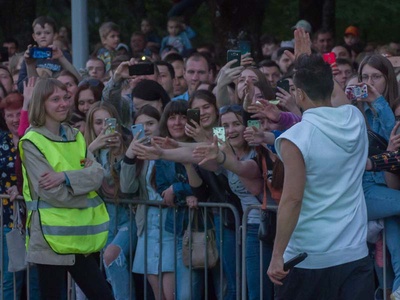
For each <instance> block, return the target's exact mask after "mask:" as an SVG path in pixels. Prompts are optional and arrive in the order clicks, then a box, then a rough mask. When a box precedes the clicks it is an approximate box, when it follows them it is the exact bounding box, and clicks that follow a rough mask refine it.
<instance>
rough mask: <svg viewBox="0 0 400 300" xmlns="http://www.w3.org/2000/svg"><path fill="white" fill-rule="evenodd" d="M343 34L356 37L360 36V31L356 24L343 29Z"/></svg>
mask: <svg viewBox="0 0 400 300" xmlns="http://www.w3.org/2000/svg"><path fill="white" fill-rule="evenodd" d="M344 35H353V36H355V37H358V36H360V31H359V30H358V28H357V27H356V26H349V27H347V28H346V30H345V31H344Z"/></svg>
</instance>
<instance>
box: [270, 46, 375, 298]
mask: <svg viewBox="0 0 400 300" xmlns="http://www.w3.org/2000/svg"><path fill="white" fill-rule="evenodd" d="M293 81H294V84H295V87H296V102H297V104H298V105H299V106H300V107H301V108H302V109H303V111H304V114H303V118H302V121H301V122H300V123H298V124H296V125H294V126H293V127H291V128H290V129H289V130H287V131H286V132H285V133H283V134H282V135H281V136H280V137H279V138H278V139H277V141H276V143H275V147H276V150H277V152H278V154H279V156H280V158H281V159H282V161H283V163H284V166H285V182H284V187H283V194H282V199H281V202H280V205H279V210H278V221H277V234H276V239H275V245H274V250H273V254H272V260H271V263H270V266H269V269H268V276H269V277H270V279H271V280H272V281H273V282H274V283H275V285H276V290H275V292H276V298H275V299H290V300H293V299H341V300H343V299H352V300H354V299H363V300H365V299H373V292H374V291H373V289H374V281H373V273H372V271H373V269H372V261H371V260H370V258H369V256H368V249H367V244H366V234H367V211H366V205H365V199H364V194H363V189H362V176H363V173H364V168H365V162H366V159H367V153H368V150H367V147H368V145H367V144H368V143H367V132H366V126H365V121H364V117H363V116H362V114H361V113H360V111H359V110H358V109H357V108H356V107H354V106H352V105H343V106H340V107H337V108H333V107H332V105H331V94H332V90H333V79H332V70H331V68H330V66H329V65H328V64H326V63H325V62H324V61H323V59H322V57H321V56H319V55H305V54H303V55H301V56H300V57H299V58H298V59H297V61H296V62H295V75H294V78H293ZM301 252H307V253H308V257H307V258H306V259H305V260H304V261H303V262H301V263H300V264H298V265H297V266H296V267H295V268H293V269H292V270H290V271H284V270H283V263H284V261H287V260H289V259H290V258H292V257H294V256H296V255H297V254H299V253H301Z"/></svg>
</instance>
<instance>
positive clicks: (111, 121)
mask: <svg viewBox="0 0 400 300" xmlns="http://www.w3.org/2000/svg"><path fill="white" fill-rule="evenodd" d="M104 121H105V123H106V126H107V129H106V132H105V134H111V133H114V132H115V128H116V127H117V119H115V118H105V119H104Z"/></svg>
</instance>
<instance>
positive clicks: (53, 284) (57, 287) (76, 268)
mask: <svg viewBox="0 0 400 300" xmlns="http://www.w3.org/2000/svg"><path fill="white" fill-rule="evenodd" d="M37 269H38V275H39V288H40V295H41V299H43V300H59V299H63V298H64V297H63V295H62V293H63V291H65V290H66V289H65V284H66V275H67V272H69V273H70V274H71V276H72V278H73V279H74V280H75V282H76V283H77V284H78V285H79V287H80V288H81V289H82V291H83V292H84V293H85V295H86V297H88V298H89V299H93V300H98V299H102V300H108V299H110V300H113V299H114V296H113V294H112V292H111V289H110V288H109V286H108V284H107V281H106V279H105V278H104V276H103V274H102V273H101V271H100V269H99V266H98V263H97V262H96V259H95V258H94V257H93V256H92V255H89V256H84V255H78V254H77V255H75V264H74V265H73V266H54V265H39V264H38V265H37Z"/></svg>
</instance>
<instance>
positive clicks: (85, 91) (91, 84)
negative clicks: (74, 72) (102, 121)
mask: <svg viewBox="0 0 400 300" xmlns="http://www.w3.org/2000/svg"><path fill="white" fill-rule="evenodd" d="M103 89H104V84H103V83H102V82H101V81H100V80H97V79H93V78H89V79H84V80H82V81H81V82H80V83H79V85H78V89H77V91H76V94H75V98H74V102H75V110H76V111H79V112H80V113H82V114H84V115H86V113H87V112H88V111H89V108H90V107H91V106H92V104H93V103H95V102H97V101H100V100H101V94H102V92H103Z"/></svg>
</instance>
